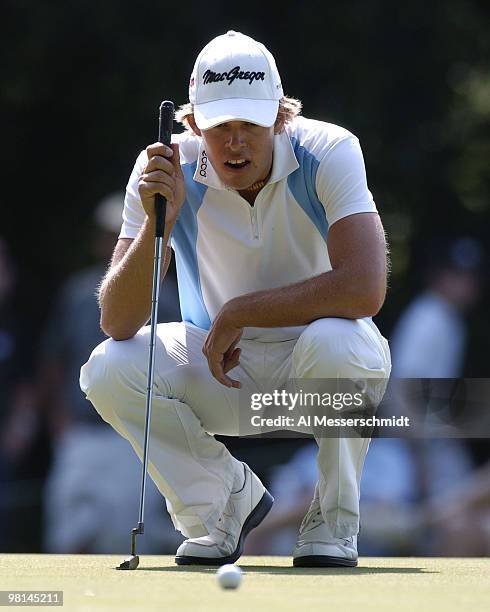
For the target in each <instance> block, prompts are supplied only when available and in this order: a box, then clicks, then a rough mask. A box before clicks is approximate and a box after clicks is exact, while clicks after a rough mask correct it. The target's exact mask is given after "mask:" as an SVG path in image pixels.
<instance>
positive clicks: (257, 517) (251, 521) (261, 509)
mask: <svg viewBox="0 0 490 612" xmlns="http://www.w3.org/2000/svg"><path fill="white" fill-rule="evenodd" d="M273 503H274V498H273V497H272V495H271V494H270V493H269V491H268V490H267V489H266V490H265V492H264V494H263V495H262V497H261V499H260V501H259V503H258V504H257V505H256V506H255V508H254V509H253V510H252V512H251V513H250V514H249V515H248V516H247V518H246V519H245V522H244V523H243V527H242V531H241V532H240V537H239V538H238V545H237V547H236V548H235V550H234V552H233V553H232V554H231V555H228V556H227V557H215V558H213V557H191V556H190V555H179V556H176V557H175V563H177V565H213V566H216V565H225V564H226V563H235V561H236V560H237V559H239V558H240V557H241V555H242V553H243V546H244V544H245V538H246V537H247V536H248V534H249V533H250V532H251V531H252V529H255V527H258V526H259V525H260V523H261V522H262V521H263V520H264V519H265V517H266V516H267V514H268V513H269V510H270V509H271V508H272V504H273Z"/></svg>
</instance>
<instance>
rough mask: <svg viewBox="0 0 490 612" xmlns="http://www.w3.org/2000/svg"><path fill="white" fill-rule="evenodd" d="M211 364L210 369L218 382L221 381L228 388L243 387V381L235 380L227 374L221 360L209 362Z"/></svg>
mask: <svg viewBox="0 0 490 612" xmlns="http://www.w3.org/2000/svg"><path fill="white" fill-rule="evenodd" d="M208 365H209V369H210V371H211V374H212V375H213V376H214V377H215V378H216V380H217V381H218V382H220V383H221V384H222V385H224V386H225V387H228V388H231V387H233V388H235V389H240V388H241V386H242V385H241V383H240V381H238V380H233V379H232V378H230V377H229V376H226V374H225V372H224V369H223V363H221V362H218V363H217V362H214V363H213V362H211V361H209V362H208Z"/></svg>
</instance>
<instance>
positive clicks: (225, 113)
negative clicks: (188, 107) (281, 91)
mask: <svg viewBox="0 0 490 612" xmlns="http://www.w3.org/2000/svg"><path fill="white" fill-rule="evenodd" d="M278 110H279V100H250V99H242V98H228V99H225V100H214V101H213V102H205V103H204V104H196V105H194V119H195V121H196V124H197V127H198V128H199V129H200V130H208V129H209V128H212V127H214V126H216V125H219V124H220V123H226V122H227V121H249V122H250V123H256V124H257V125H261V126H262V127H270V126H271V125H274V123H275V121H276V118H277V111H278Z"/></svg>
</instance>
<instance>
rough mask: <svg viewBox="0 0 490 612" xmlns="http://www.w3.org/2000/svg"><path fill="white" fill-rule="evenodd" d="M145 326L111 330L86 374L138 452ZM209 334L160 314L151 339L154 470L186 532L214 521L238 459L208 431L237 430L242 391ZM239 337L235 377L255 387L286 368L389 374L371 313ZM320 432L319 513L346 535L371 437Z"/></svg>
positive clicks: (354, 520) (353, 527) (353, 526)
mask: <svg viewBox="0 0 490 612" xmlns="http://www.w3.org/2000/svg"><path fill="white" fill-rule="evenodd" d="M149 333H150V330H149V327H144V328H143V329H142V330H140V331H139V332H138V334H137V335H136V336H135V337H134V338H131V339H130V340H125V341H119V342H118V341H114V340H111V339H109V340H106V341H105V342H103V343H102V344H100V345H99V346H98V347H97V348H96V349H95V350H94V351H93V353H92V355H91V357H90V359H89V361H88V362H87V363H86V364H85V365H84V366H83V367H82V370H81V374H80V385H81V387H82V389H83V391H84V392H85V393H86V395H87V398H88V399H89V400H90V401H91V402H92V403H93V404H94V406H95V407H96V409H97V411H98V412H99V414H100V415H101V416H102V418H103V419H104V420H105V421H107V422H108V423H109V424H110V425H112V427H113V428H114V429H115V430H116V431H117V432H119V433H120V434H121V435H122V436H123V437H124V438H126V439H127V440H129V442H130V443H131V445H132V446H133V448H134V450H135V451H136V453H137V454H138V456H139V457H140V459H141V458H142V448H143V439H144V426H145V402H146V385H147V364H148V343H149ZM206 335H207V332H206V331H205V330H202V329H199V328H197V327H195V326H193V325H191V324H189V323H165V324H160V325H158V339H157V343H156V349H155V354H156V357H155V377H154V383H155V392H154V399H153V412H152V421H151V441H150V453H149V462H148V470H149V474H150V476H151V478H152V479H153V481H154V482H155V484H156V486H157V487H158V489H159V490H160V492H161V493H162V495H164V497H165V499H166V502H167V509H168V511H169V512H170V515H171V517H172V521H173V523H174V525H175V527H176V528H177V529H179V530H180V531H181V532H182V533H183V534H184V535H185V536H187V537H199V536H203V535H206V534H207V533H209V531H211V530H212V528H213V527H214V526H215V524H216V522H217V520H218V518H219V515H220V514H221V512H222V511H223V509H224V506H225V504H226V502H227V500H228V497H229V495H230V492H231V489H232V485H233V481H234V477H235V474H236V471H237V470H238V469H241V464H240V462H239V461H238V460H237V459H235V458H234V457H233V456H232V455H231V454H230V453H229V451H228V450H227V449H226V447H225V446H224V445H223V444H221V443H220V442H218V441H217V440H216V439H215V438H214V436H213V435H211V434H224V435H238V433H239V432H238V424H239V418H238V415H239V403H240V402H239V397H240V391H239V390H237V389H228V388H227V387H224V386H223V385H221V384H220V383H219V382H218V381H216V380H215V379H214V378H213V377H212V375H211V373H210V372H209V370H208V366H207V361H206V359H205V357H204V355H203V354H202V352H201V350H202V346H203V344H204V341H205V339H206ZM239 346H240V348H241V349H242V352H241V357H240V364H239V365H238V366H237V367H236V368H234V369H233V370H232V372H231V377H232V378H234V379H237V380H239V381H240V382H242V384H243V385H244V386H245V387H246V388H249V389H253V388H254V385H255V386H256V385H257V382H256V381H259V380H264V379H267V381H268V382H269V384H270V383H272V384H274V385H276V386H277V387H280V386H281V385H284V384H285V383H286V381H287V380H288V379H289V378H303V379H308V378H314V379H318V378H356V379H362V378H388V377H389V373H390V369H391V365H390V356H389V349H388V343H387V341H386V340H385V339H384V338H383V337H382V336H381V334H380V332H379V331H378V329H377V327H376V326H375V324H374V323H373V322H372V321H371V320H370V319H358V320H349V319H337V318H325V319H319V320H317V321H314V322H313V323H311V324H310V325H309V326H308V327H307V328H306V329H305V330H304V332H303V333H302V334H301V335H300V337H299V338H298V339H295V340H288V341H283V342H259V341H256V340H242V341H241V342H240V344H239ZM256 388H257V387H256ZM257 390H258V391H259V390H260V389H257ZM317 442H318V445H319V453H318V467H319V482H318V490H319V496H320V504H321V509H322V515H323V518H324V520H325V522H326V524H327V526H328V528H329V530H330V532H331V535H332V537H340V538H342V537H349V536H351V535H354V534H356V533H357V532H358V530H359V482H360V478H361V472H362V467H363V464H364V459H365V456H366V453H367V449H368V446H369V439H366V438H321V439H320V438H319V439H318V440H317Z"/></svg>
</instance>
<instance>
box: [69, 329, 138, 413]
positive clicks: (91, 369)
mask: <svg viewBox="0 0 490 612" xmlns="http://www.w3.org/2000/svg"><path fill="white" fill-rule="evenodd" d="M144 348H145V347H144V346H142V342H141V338H139V337H138V336H135V337H134V338H131V339H129V340H122V341H116V340H112V339H111V338H109V339H108V340H105V341H104V342H102V343H101V344H99V345H98V346H97V347H96V348H95V349H94V350H93V352H92V354H91V355H90V358H89V360H88V361H87V363H86V364H85V365H84V366H82V368H81V370H80V387H81V389H82V391H83V392H84V393H85V394H86V396H87V398H88V399H90V400H91V401H93V402H94V403H95V402H96V401H97V397H100V396H101V395H103V394H106V393H107V392H108V391H109V389H110V388H113V387H114V386H115V385H121V384H123V385H124V384H128V383H132V384H133V385H137V384H140V382H141V381H140V380H138V379H140V378H141V377H144V372H142V371H141V369H140V368H139V367H138V364H139V363H140V361H141V359H142V358H144Z"/></svg>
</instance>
